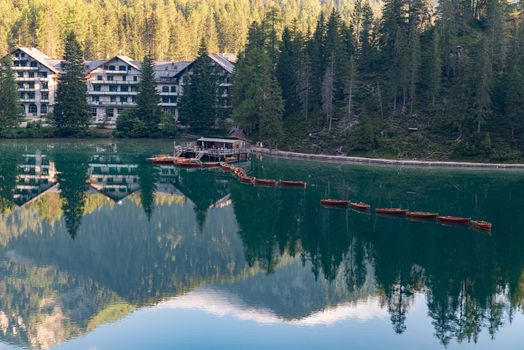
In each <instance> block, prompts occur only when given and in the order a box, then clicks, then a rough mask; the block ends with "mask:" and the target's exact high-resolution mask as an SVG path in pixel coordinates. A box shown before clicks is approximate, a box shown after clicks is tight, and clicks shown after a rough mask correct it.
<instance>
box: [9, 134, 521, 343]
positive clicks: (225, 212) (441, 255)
mask: <svg viewBox="0 0 524 350" xmlns="http://www.w3.org/2000/svg"><path fill="white" fill-rule="evenodd" d="M113 142H114V143H111V141H104V140H88V141H82V140H74V141H69V140H68V141H57V140H50V141H45V140H42V141H23V142H21V141H4V142H0V219H1V220H0V349H18V348H44V349H45V348H52V349H319V348H322V349H341V348H350V349H470V348H471V349H521V348H522V343H523V341H524V335H523V333H522V329H524V328H523V327H524V317H523V310H522V307H523V306H524V273H523V271H524V215H523V214H522V211H523V208H524V172H518V171H486V170H471V169H470V170H458V169H450V170H447V169H417V168H406V167H382V166H363V165H348V164H346V165H340V164H332V163H321V162H305V161H296V160H284V159H275V158H268V157H256V156H254V157H252V158H251V160H250V161H249V162H245V163H240V164H238V165H239V166H241V167H243V168H245V169H246V170H247V172H248V174H250V175H253V176H257V177H261V178H275V179H288V180H305V181H307V182H308V187H307V189H292V188H279V187H277V188H270V187H255V186H252V185H246V184H241V183H239V182H238V181H237V180H236V179H235V178H233V177H232V176H231V175H230V174H228V173H225V172H224V171H222V170H220V169H179V168H173V167H170V166H162V167H156V166H154V165H153V164H150V163H148V162H146V161H145V159H146V158H147V157H150V156H152V155H154V154H158V153H165V152H169V151H171V150H172V143H171V142H170V141H113ZM322 198H341V199H351V200H355V201H364V202H367V203H370V204H371V205H372V206H373V207H404V208H409V209H411V210H424V211H435V212H439V213H441V214H442V215H459V216H465V217H472V218H476V219H485V220H488V221H490V222H492V223H493V230H492V232H491V233H486V232H480V231H476V230H474V229H472V228H470V227H468V226H466V227H463V226H446V225H441V224H439V223H437V222H420V221H410V220H407V219H404V218H392V217H385V216H377V215H375V214H374V213H373V211H372V212H371V213H370V214H368V213H361V212H356V211H353V210H343V209H328V208H324V207H322V206H320V204H319V201H320V199H322Z"/></svg>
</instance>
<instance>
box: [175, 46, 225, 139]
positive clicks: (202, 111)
mask: <svg viewBox="0 0 524 350" xmlns="http://www.w3.org/2000/svg"><path fill="white" fill-rule="evenodd" d="M210 60H211V59H210V58H209V54H208V52H207V46H206V43H205V42H204V41H202V42H201V44H200V49H199V53H198V57H197V59H196V60H195V62H194V65H193V74H192V76H191V77H190V79H189V82H188V84H187V85H186V87H185V89H184V96H183V97H182V101H181V105H182V109H181V115H182V117H183V119H184V120H187V121H188V122H189V125H190V126H191V128H192V129H193V130H196V131H209V130H211V129H213V128H214V126H215V121H216V118H217V107H216V100H217V97H216V95H217V78H216V76H215V74H214V72H213V67H212V65H211V62H210Z"/></svg>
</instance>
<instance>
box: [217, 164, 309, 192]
mask: <svg viewBox="0 0 524 350" xmlns="http://www.w3.org/2000/svg"><path fill="white" fill-rule="evenodd" d="M220 167H221V168H222V169H224V170H228V171H231V172H232V173H233V175H235V176H236V177H237V178H238V180H239V181H240V182H242V183H246V184H252V185H260V186H278V185H280V186H284V187H300V188H306V187H307V183H306V182H304V181H289V180H274V179H260V178H256V177H253V176H248V175H247V173H246V171H245V170H244V169H243V168H241V167H237V166H235V165H232V164H228V163H225V162H222V163H220Z"/></svg>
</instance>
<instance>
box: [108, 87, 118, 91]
mask: <svg viewBox="0 0 524 350" xmlns="http://www.w3.org/2000/svg"><path fill="white" fill-rule="evenodd" d="M109 91H111V92H116V91H118V85H109Z"/></svg>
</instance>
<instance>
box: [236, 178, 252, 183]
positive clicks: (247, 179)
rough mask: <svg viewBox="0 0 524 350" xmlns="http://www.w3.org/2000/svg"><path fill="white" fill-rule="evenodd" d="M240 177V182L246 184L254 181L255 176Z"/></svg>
mask: <svg viewBox="0 0 524 350" xmlns="http://www.w3.org/2000/svg"><path fill="white" fill-rule="evenodd" d="M238 179H239V180H240V182H243V183H246V184H250V183H253V178H252V177H251V176H239V178H238Z"/></svg>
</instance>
